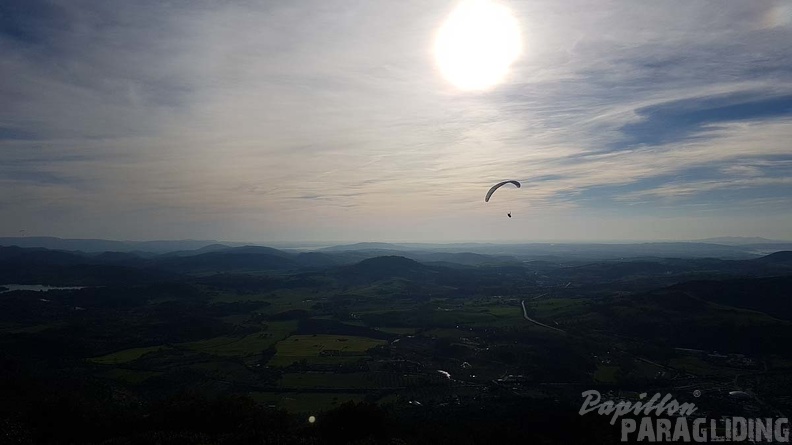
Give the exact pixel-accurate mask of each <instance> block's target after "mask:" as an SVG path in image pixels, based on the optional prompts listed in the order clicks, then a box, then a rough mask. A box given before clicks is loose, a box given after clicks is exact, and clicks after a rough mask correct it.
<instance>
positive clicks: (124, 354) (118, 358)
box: [88, 345, 169, 365]
mask: <svg viewBox="0 0 792 445" xmlns="http://www.w3.org/2000/svg"><path fill="white" fill-rule="evenodd" d="M162 349H169V348H168V347H167V346H162V345H160V346H150V347H148V348H132V349H124V350H123V351H118V352H114V353H112V354H107V355H103V356H101V357H94V358H89V359H88V360H89V361H91V362H93V363H98V364H100V365H118V364H122V363H129V362H131V361H135V360H137V359H139V358H140V357H143V356H144V355H146V354H148V353H149V352H156V351H159V350H162Z"/></svg>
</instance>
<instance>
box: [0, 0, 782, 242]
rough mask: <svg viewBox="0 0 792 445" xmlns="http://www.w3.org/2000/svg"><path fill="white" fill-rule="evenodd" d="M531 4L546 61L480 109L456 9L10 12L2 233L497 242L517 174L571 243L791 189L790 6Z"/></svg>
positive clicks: (207, 6)
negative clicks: (461, 66) (443, 31)
mask: <svg viewBox="0 0 792 445" xmlns="http://www.w3.org/2000/svg"><path fill="white" fill-rule="evenodd" d="M509 5H510V6H511V7H513V8H514V10H515V15H516V16H517V17H518V18H519V19H520V21H521V23H522V25H523V27H524V30H525V32H524V34H525V36H526V45H525V47H526V51H525V54H524V56H523V57H522V59H521V60H520V61H519V62H518V63H517V65H515V67H514V69H513V70H512V72H511V73H510V75H509V76H508V79H507V82H506V83H504V84H503V85H501V86H499V87H498V88H496V89H495V90H492V91H490V92H487V93H483V94H465V93H460V92H458V91H456V90H454V89H453V87H451V86H450V85H448V84H446V82H445V81H444V80H443V78H442V76H439V75H438V73H437V71H436V69H435V67H434V62H433V59H432V54H431V52H430V51H431V41H432V38H433V36H434V32H435V30H436V29H437V27H438V25H439V23H440V21H441V20H442V19H443V18H444V17H445V16H446V15H447V14H448V12H449V11H450V9H451V7H453V3H452V2H446V1H442V2H441V1H437V2H425V1H417V0H411V1H398V2H397V1H393V2H391V1H383V2H354V3H342V4H341V3H328V2H321V1H318V0H306V1H303V2H297V3H294V2H290V3H283V2H251V1H242V2H211V1H171V2H158V1H144V2H137V3H136V4H135V5H132V4H130V3H128V2H121V1H107V2H88V1H77V2H68V3H57V2H56V3H52V2H37V1H35V2H30V1H25V2H23V1H20V0H14V1H12V2H4V5H3V6H0V8H3V12H5V13H4V14H0V17H3V19H2V21H0V50H2V51H3V54H4V57H3V58H2V60H0V79H2V80H0V102H2V103H3V104H4V106H3V107H2V108H1V109H0V161H1V162H0V179H1V180H2V184H3V189H2V191H0V205H4V206H5V208H15V209H18V212H17V215H16V216H15V219H14V221H10V222H7V223H5V225H0V229H2V230H6V231H7V232H9V233H11V232H13V233H16V231H17V230H18V229H17V228H16V226H17V225H20V224H23V225H26V226H30V225H33V224H34V223H35V224H38V225H40V227H41V228H42V231H46V232H47V233H53V234H61V235H69V234H72V235H74V234H84V235H86V236H87V235H92V236H98V235H97V234H100V233H107V234H108V236H109V234H111V233H110V231H109V229H106V228H104V227H113V229H112V234H113V235H114V236H120V237H162V236H165V235H167V234H172V233H178V230H179V229H180V228H181V230H184V231H185V232H184V233H182V234H181V235H177V236H179V237H186V236H193V237H197V236H200V235H201V234H207V237H210V238H222V237H223V236H226V237H229V238H235V239H251V238H258V237H261V236H268V237H274V238H279V239H283V238H288V237H297V238H305V237H309V236H315V235H313V234H320V235H318V236H320V237H332V236H341V235H343V234H349V235H350V236H352V235H354V234H355V233H370V234H371V235H372V236H375V235H382V234H389V236H393V237H397V236H402V235H399V234H403V236H405V237H408V235H409V236H419V235H420V236H426V237H431V236H438V237H441V236H444V234H445V233H446V231H447V229H446V227H447V226H446V225H445V221H444V220H443V218H444V216H439V215H438V214H439V213H448V214H450V215H453V218H455V219H454V220H455V221H460V220H464V221H466V223H465V225H463V226H460V227H459V228H458V229H456V231H455V232H454V236H456V237H457V239H464V238H465V237H473V238H477V237H487V236H489V231H488V229H487V228H486V227H487V225H486V224H485V223H484V222H485V221H486V222H489V221H490V220H489V219H488V218H490V214H491V212H492V210H491V209H490V207H492V206H489V207H487V206H483V205H482V202H483V192H485V191H486V189H487V188H488V186H489V185H491V184H492V183H494V182H496V181H499V180H503V179H518V180H521V181H523V183H524V188H523V189H522V190H521V193H522V195H521V196H522V197H524V199H523V200H515V201H513V204H514V205H515V208H517V209H520V208H523V207H524V208H525V209H526V210H528V209H533V210H536V209H542V211H543V212H546V214H547V215H553V216H548V218H551V219H547V220H546V222H547V224H546V226H544V227H542V226H536V227H533V228H532V232H531V233H532V234H533V235H535V236H545V237H550V236H551V235H552V236H556V235H558V236H563V234H560V233H556V228H558V230H561V229H560V228H564V227H565V228H566V230H570V231H575V230H578V229H579V228H577V227H572V226H565V225H563V224H559V223H558V220H560V219H562V218H567V217H569V215H570V213H569V212H573V211H574V212H578V213H577V214H576V216H573V217H575V218H579V219H581V220H582V221H588V220H590V219H589V218H594V217H593V216H592V215H594V214H595V213H596V212H597V211H598V208H599V207H601V206H602V205H603V203H607V205H608V207H609V209H610V210H611V211H612V212H613V214H614V215H615V217H617V216H618V215H621V214H622V212H626V213H629V212H630V211H631V210H629V207H630V206H629V204H633V203H635V202H636V201H649V202H651V201H653V200H656V201H657V202H660V201H663V202H665V199H666V198H667V197H669V196H675V197H676V198H677V202H678V203H679V205H680V206H681V205H682V204H684V203H685V202H688V203H689V202H690V201H691V200H695V199H696V196H697V195H702V194H707V193H710V192H712V191H714V190H718V189H723V188H732V189H734V188H739V189H750V190H754V191H756V192H757V193H763V194H764V196H748V195H746V196H744V197H742V198H740V199H744V200H745V202H749V201H750V202H752V203H754V204H753V205H758V204H756V203H757V202H760V201H759V200H760V199H762V198H763V197H765V198H767V199H776V198H778V192H779V191H781V192H783V191H784V190H788V189H786V188H784V187H787V185H786V184H785V183H783V182H778V178H780V177H783V176H784V175H789V173H790V170H792V166H790V164H789V163H788V159H787V157H788V156H789V149H788V144H787V143H786V141H788V140H789V138H790V136H792V123H791V122H790V106H792V90H790V89H788V88H785V87H784V85H789V82H790V81H792V63H791V62H790V60H792V49H790V47H789V45H788V44H787V42H789V41H792V29H790V26H789V25H788V24H787V23H785V22H784V20H782V19H783V17H784V15H783V14H782V13H783V10H781V9H778V8H779V4H778V3H767V4H759V3H753V2H744V3H733V4H728V5H721V6H719V10H718V13H717V14H713V13H712V9H711V5H708V4H705V3H698V2H684V1H678V2H662V3H658V4H652V5H647V4H641V5H638V4H618V5H617V4H607V3H602V2H598V1H596V2H595V1H582V0H580V1H569V2H554V1H539V2H523V3H517V2H514V3H509ZM782 9H783V8H782ZM779 11H780V12H779ZM771 18H772V20H770V19H771ZM752 178H760V179H761V178H764V180H765V181H766V182H764V183H763V182H761V181H759V179H757V180H755V181H753V182H751V181H748V179H752ZM767 181H769V182H767ZM729 184H732V185H731V186H730V185H729ZM720 185H722V187H721V186H720ZM702 196H703V195H702ZM708 196H711V201H710V205H712V206H715V207H718V206H721V207H723V208H726V207H728V206H732V205H733V204H734V203H733V202H731V201H730V200H727V199H723V198H722V197H718V196H712V195H711V193H710V195H708ZM686 200H687V201H686ZM664 205H665V204H664ZM767 205H768V207H769V206H771V204H767ZM679 208H681V207H679ZM626 213H624V214H626ZM296 217H300V218H301V222H300V223H298V224H296V223H294V220H295V218H296ZM306 217H307V218H306ZM552 218H557V219H552ZM44 219H47V220H49V221H51V222H50V223H48V224H45V223H44V222H41V221H43V220H44ZM86 220H91V221H96V222H95V223H94V222H90V223H88V222H86ZM56 221H57V222H58V224H55V222H56ZM375 221H376V224H381V225H382V226H381V230H379V229H373V228H370V227H368V226H371V225H372V224H375ZM591 221H593V219H591ZM141 222H145V225H143V226H141ZM457 225H459V224H457ZM553 225H555V227H556V228H549V226H553ZM512 226H514V225H512ZM679 227H683V225H681V226H679ZM504 230H505V231H506V232H504V235H503V236H504V237H511V239H514V238H519V237H520V234H519V233H516V232H508V231H509V230H515V229H513V228H504ZM600 230H601V231H602V232H601V233H600V235H601V236H603V237H613V236H615V235H616V234H618V232H613V233H610V232H609V230H611V229H609V228H608V227H607V224H605V225H603V226H602V227H601V229H600ZM775 230H777V232H778V233H781V232H783V231H784V230H788V229H782V228H780V226H779V227H778V228H776V229H775ZM190 231H191V232H190ZM366 231H368V232H366ZM94 232H95V233H94ZM187 232H189V233H187ZM419 232H425V233H426V235H421V234H420V233H419ZM570 233H572V232H570ZM783 233H787V232H783ZM449 236H450V235H449ZM570 236H571V235H570ZM767 236H768V237H770V234H768V235H767ZM778 236H779V235H776V237H778ZM789 236H792V234H789Z"/></svg>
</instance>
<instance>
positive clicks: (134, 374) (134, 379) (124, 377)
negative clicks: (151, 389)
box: [106, 368, 162, 385]
mask: <svg viewBox="0 0 792 445" xmlns="http://www.w3.org/2000/svg"><path fill="white" fill-rule="evenodd" d="M158 375H162V373H161V372H156V371H137V370H133V369H121V368H114V369H111V370H110V371H109V372H108V373H107V374H106V376H107V377H109V378H111V379H114V380H118V381H120V382H124V383H130V384H133V385H137V384H140V383H143V382H144V381H145V380H147V379H149V378H151V377H155V376H158Z"/></svg>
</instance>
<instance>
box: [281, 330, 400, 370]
mask: <svg viewBox="0 0 792 445" xmlns="http://www.w3.org/2000/svg"><path fill="white" fill-rule="evenodd" d="M387 343H388V342H387V341H385V340H376V339H373V338H367V337H355V336H350V335H325V334H317V335H292V336H290V337H288V338H286V339H284V340H281V341H279V342H278V343H277V344H276V345H275V349H276V350H277V353H276V354H275V356H274V357H273V358H272V360H270V362H269V365H270V366H288V365H291V364H292V363H294V362H299V361H301V360H306V361H307V362H308V363H315V364H335V363H346V362H350V361H357V360H360V359H361V358H363V357H365V355H366V351H367V350H369V349H371V348H373V347H375V346H379V345H385V344H387Z"/></svg>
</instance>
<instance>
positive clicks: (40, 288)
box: [0, 284, 85, 293]
mask: <svg viewBox="0 0 792 445" xmlns="http://www.w3.org/2000/svg"><path fill="white" fill-rule="evenodd" d="M84 287H85V286H67V287H63V286H47V285H44V284H0V293H3V292H11V291H12V290H32V291H37V292H46V291H49V290H68V289H82V288H84ZM3 288H5V289H3Z"/></svg>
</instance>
